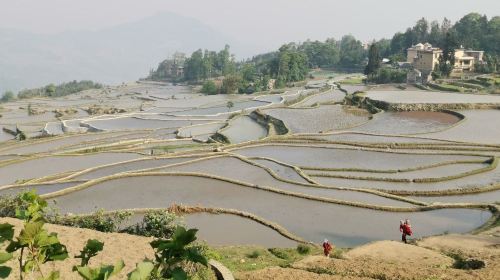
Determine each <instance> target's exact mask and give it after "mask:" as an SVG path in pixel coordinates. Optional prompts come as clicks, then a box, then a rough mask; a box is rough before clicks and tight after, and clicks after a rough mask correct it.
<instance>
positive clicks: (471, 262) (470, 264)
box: [447, 251, 485, 270]
mask: <svg viewBox="0 0 500 280" xmlns="http://www.w3.org/2000/svg"><path fill="white" fill-rule="evenodd" d="M447 255H448V256H449V257H451V258H452V259H454V260H455V262H454V263H453V268H456V269H465V270H472V269H481V268H484V267H485V263H484V261H481V260H477V259H468V258H466V257H465V256H464V253H463V252H462V251H452V252H448V253H447Z"/></svg>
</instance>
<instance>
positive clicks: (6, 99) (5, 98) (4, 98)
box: [0, 91, 14, 102]
mask: <svg viewBox="0 0 500 280" xmlns="http://www.w3.org/2000/svg"><path fill="white" fill-rule="evenodd" d="M13 99H14V93H13V92H12V91H6V92H4V94H3V95H2V97H1V98H0V102H9V101H11V100H13Z"/></svg>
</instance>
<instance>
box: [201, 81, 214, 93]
mask: <svg viewBox="0 0 500 280" xmlns="http://www.w3.org/2000/svg"><path fill="white" fill-rule="evenodd" d="M217 91H218V89H217V85H216V84H215V83H214V81H212V80H206V81H205V82H204V83H203V87H202V88H201V92H203V93H206V94H209V95H213V94H217Z"/></svg>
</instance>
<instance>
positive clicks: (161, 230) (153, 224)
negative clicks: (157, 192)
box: [124, 210, 182, 238]
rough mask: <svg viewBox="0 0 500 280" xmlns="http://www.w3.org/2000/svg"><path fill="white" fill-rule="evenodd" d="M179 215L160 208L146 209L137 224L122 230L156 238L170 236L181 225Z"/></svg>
mask: <svg viewBox="0 0 500 280" xmlns="http://www.w3.org/2000/svg"><path fill="white" fill-rule="evenodd" d="M181 224H182V222H181V220H180V217H179V216H177V215H175V214H174V213H171V212H168V211H164V210H160V211H148V212H147V213H146V214H145V215H144V217H143V218H142V221H141V222H140V223H138V224H137V225H134V226H131V227H128V228H127V229H125V230H124V232H127V233H130V234H135V235H142V236H148V237H157V238H171V237H172V235H173V234H174V232H175V229H176V228H177V227H178V226H179V225H181Z"/></svg>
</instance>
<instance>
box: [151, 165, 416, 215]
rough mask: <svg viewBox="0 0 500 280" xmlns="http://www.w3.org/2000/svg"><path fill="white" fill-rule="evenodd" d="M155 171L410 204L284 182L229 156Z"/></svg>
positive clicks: (377, 202)
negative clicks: (212, 176) (201, 175)
mask: <svg viewBox="0 0 500 280" xmlns="http://www.w3.org/2000/svg"><path fill="white" fill-rule="evenodd" d="M159 171H167V172H193V173H194V172H197V173H201V174H208V175H215V176H218V177H222V178H227V179H231V180H233V181H236V182H243V183H246V184H253V185H258V186H262V187H268V188H273V189H278V190H282V191H286V192H292V193H299V194H305V195H310V196H315V197H325V198H329V199H339V200H345V201H354V202H362V203H367V204H374V205H390V206H407V207H410V206H412V205H411V204H409V203H406V202H403V201H399V200H394V199H389V198H386V197H382V196H378V195H374V194H371V193H363V192H358V191H348V190H336V189H327V188H319V187H314V186H303V185H297V184H293V183H288V182H284V181H281V180H278V179H276V178H274V177H273V176H272V175H271V174H269V173H268V172H267V171H266V170H265V169H263V168H260V167H258V166H253V165H251V164H248V163H246V162H243V161H242V160H240V159H237V158H233V157H220V158H214V159H208V160H205V161H198V162H194V163H188V164H185V165H178V166H174V167H169V168H164V169H161V170H159Z"/></svg>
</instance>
